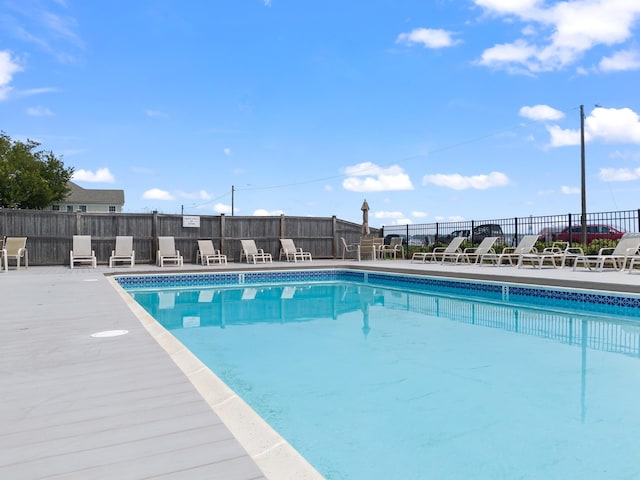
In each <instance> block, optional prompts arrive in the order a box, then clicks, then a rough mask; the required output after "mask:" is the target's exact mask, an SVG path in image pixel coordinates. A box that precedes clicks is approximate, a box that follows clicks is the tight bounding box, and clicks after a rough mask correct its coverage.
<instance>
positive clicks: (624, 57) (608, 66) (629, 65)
mask: <svg viewBox="0 0 640 480" xmlns="http://www.w3.org/2000/svg"><path fill="white" fill-rule="evenodd" d="M598 68H599V69H600V70H602V71H603V72H621V71H622V72H624V71H629V70H638V69H640V53H639V52H638V51H637V50H621V51H619V52H616V53H614V54H613V55H611V56H610V57H603V58H602V59H601V60H600V64H599V65H598Z"/></svg>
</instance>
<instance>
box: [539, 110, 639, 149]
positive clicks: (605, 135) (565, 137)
mask: <svg viewBox="0 0 640 480" xmlns="http://www.w3.org/2000/svg"><path fill="white" fill-rule="evenodd" d="M547 131H548V132H549V134H550V135H551V142H550V145H551V146H552V147H564V146H573V145H579V144H580V131H579V130H565V129H562V128H561V127H559V126H558V125H552V126H547ZM584 139H585V142H590V141H595V140H600V141H602V142H605V143H640V117H639V116H638V114H637V113H635V112H634V111H633V110H631V109H629V108H602V107H596V108H594V109H593V111H592V112H591V114H590V115H589V116H587V117H586V118H585V120H584Z"/></svg>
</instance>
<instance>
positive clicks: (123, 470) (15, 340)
mask: <svg viewBox="0 0 640 480" xmlns="http://www.w3.org/2000/svg"><path fill="white" fill-rule="evenodd" d="M331 267H339V268H344V267H349V268H363V269H380V270H384V271H394V272H401V273H405V272H406V273H424V274H429V275H437V276H447V277H463V278H470V279H475V280H495V281H500V282H516V283H520V282H522V283H529V284H541V285H553V286H558V287H574V288H587V289H598V290H605V291H613V292H632V293H640V273H636V274H632V275H630V274H628V273H626V272H615V271H605V272H595V271H588V270H579V271H576V272H574V271H573V270H572V269H570V268H564V269H553V268H543V269H534V268H531V267H524V268H521V269H518V268H516V267H507V266H504V267H494V266H484V267H478V266H473V265H440V264H429V263H426V264H422V263H411V262H410V261H408V260H385V261H375V262H373V261H366V262H354V261H341V260H338V261H334V260H314V261H313V262H311V263H309V262H302V263H297V264H293V263H286V262H274V263H273V264H266V265H265V264H259V265H255V266H254V265H247V264H238V263H230V264H228V265H227V266H219V265H216V266H211V267H201V266H197V265H185V266H184V267H182V268H177V267H165V268H162V269H161V268H157V267H155V266H153V265H138V266H137V267H135V268H134V269H129V268H108V267H107V266H104V265H100V266H98V268H97V269H92V268H75V269H73V270H71V269H69V267H65V266H54V267H33V266H32V267H30V268H28V269H20V270H19V271H18V270H16V269H15V268H11V269H10V270H9V271H8V272H0V309H1V310H0V311H1V312H2V313H1V315H2V317H1V318H2V321H1V322H0V333H1V334H2V345H3V347H2V353H3V354H2V356H1V357H0V365H1V370H2V373H3V374H2V376H1V377H0V389H1V390H0V391H1V392H2V393H1V394H0V395H1V398H2V404H1V406H0V421H1V422H2V430H1V431H0V452H1V453H0V478H11V479H44V478H52V479H53V478H64V479H76V478H78V479H85V478H91V479H100V478H105V479H107V478H108V479H111V478H118V479H142V478H169V479H181V478H184V479H192V478H208V479H215V478H220V479H225V480H226V479H231V480H233V479H243V480H244V479H247V480H248V479H266V478H270V479H276V478H317V477H318V475H317V473H316V472H314V471H313V469H312V468H310V469H308V470H305V468H306V467H307V466H306V465H305V462H304V460H303V459H299V458H296V457H295V454H291V452H287V451H286V449H284V448H281V447H286V445H283V444H282V441H281V440H278V439H275V438H272V437H270V435H271V433H270V432H267V434H266V436H267V437H268V438H266V439H265V437H264V436H263V435H264V434H263V433H259V432H261V431H262V429H263V428H264V425H261V424H259V419H258V420H255V419H253V420H251V421H257V422H258V424H256V425H255V429H252V430H254V431H247V432H244V433H245V434H247V435H248V438H247V437H243V434H238V433H237V432H234V433H232V431H233V428H234V427H233V426H231V427H229V425H227V423H226V420H225V422H223V420H221V417H220V415H219V414H218V413H216V410H217V411H220V409H222V410H224V408H225V406H229V405H232V404H233V403H234V402H236V401H237V400H236V399H231V400H225V399H221V398H212V397H215V395H209V394H208V392H207V391H206V390H203V386H204V387H206V386H207V385H210V383H207V382H210V381H211V379H208V380H205V381H204V382H202V379H201V378H200V377H201V375H203V374H206V372H202V371H201V370H200V367H199V366H198V365H195V364H194V363H193V359H190V358H185V356H184V352H182V351H180V350H179V346H177V345H176V344H175V343H172V341H171V339H170V338H168V337H171V336H170V335H167V334H166V333H163V332H162V330H161V329H158V328H157V326H154V325H153V322H150V321H149V319H148V318H145V315H144V314H143V313H140V311H139V310H136V306H135V305H133V304H134V303H135V302H133V301H131V302H128V301H127V299H126V298H124V297H123V296H121V295H120V293H119V292H118V291H117V289H115V288H114V287H113V284H112V283H113V282H112V279H111V278H110V277H111V275H113V274H124V275H126V274H132V273H135V274H138V273H153V274H171V273H182V272H204V271H206V272H219V271H225V270H255V269H265V268H274V269H293V268H303V269H304V268H331ZM117 330H127V331H128V334H126V335H121V336H114V337H102V338H100V337H98V338H95V337H92V336H91V335H92V334H94V333H98V332H104V331H117ZM215 405H217V406H218V407H219V408H214V406H215ZM300 472H304V473H300Z"/></svg>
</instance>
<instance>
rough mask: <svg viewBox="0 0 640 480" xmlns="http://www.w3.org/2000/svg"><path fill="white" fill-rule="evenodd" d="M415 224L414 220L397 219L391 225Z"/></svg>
mask: <svg viewBox="0 0 640 480" xmlns="http://www.w3.org/2000/svg"><path fill="white" fill-rule="evenodd" d="M412 223H413V220H411V219H410V218H396V219H395V220H394V221H393V222H392V223H391V225H410V224H412Z"/></svg>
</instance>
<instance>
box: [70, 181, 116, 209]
mask: <svg viewBox="0 0 640 480" xmlns="http://www.w3.org/2000/svg"><path fill="white" fill-rule="evenodd" d="M68 187H69V188H70V192H69V195H67V198H66V199H65V202H66V203H88V204H91V203H98V204H108V205H124V190H97V189H89V188H82V187H81V186H80V185H76V184H75V183H73V182H68Z"/></svg>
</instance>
